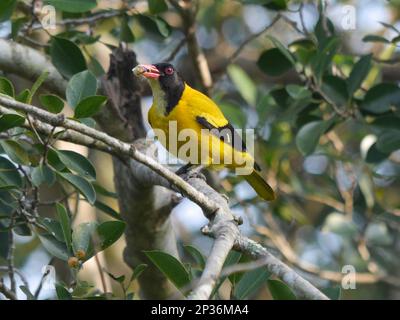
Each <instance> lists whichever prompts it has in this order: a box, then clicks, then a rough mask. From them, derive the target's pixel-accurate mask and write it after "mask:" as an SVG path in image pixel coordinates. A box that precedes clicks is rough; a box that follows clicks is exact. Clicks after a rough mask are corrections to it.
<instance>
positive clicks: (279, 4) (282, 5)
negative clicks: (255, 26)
mask: <svg viewBox="0 0 400 320" xmlns="http://www.w3.org/2000/svg"><path fill="white" fill-rule="evenodd" d="M287 4H288V0H270V1H267V3H266V4H265V5H264V7H266V8H267V9H269V10H275V11H280V10H286V9H287Z"/></svg>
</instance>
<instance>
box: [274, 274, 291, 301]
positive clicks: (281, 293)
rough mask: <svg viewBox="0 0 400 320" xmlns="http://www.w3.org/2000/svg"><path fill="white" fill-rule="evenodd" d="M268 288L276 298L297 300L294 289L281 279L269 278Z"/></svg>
mask: <svg viewBox="0 0 400 320" xmlns="http://www.w3.org/2000/svg"><path fill="white" fill-rule="evenodd" d="M267 284H268V289H269V292H270V293H271V295H272V297H273V298H274V300H296V296H295V294H294V293H293V292H292V290H291V289H290V288H289V287H288V286H287V285H286V284H285V283H283V282H282V281H280V280H271V279H270V280H267Z"/></svg>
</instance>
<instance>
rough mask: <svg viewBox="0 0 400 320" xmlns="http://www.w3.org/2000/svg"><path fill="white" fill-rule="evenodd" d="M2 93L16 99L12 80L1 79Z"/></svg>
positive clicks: (0, 89)
mask: <svg viewBox="0 0 400 320" xmlns="http://www.w3.org/2000/svg"><path fill="white" fill-rule="evenodd" d="M0 93H2V94H5V95H7V96H10V97H12V98H14V95H15V90H14V86H13V84H12V83H11V81H10V80H8V79H7V78H4V77H0Z"/></svg>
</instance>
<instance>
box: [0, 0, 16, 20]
mask: <svg viewBox="0 0 400 320" xmlns="http://www.w3.org/2000/svg"><path fill="white" fill-rule="evenodd" d="M16 5H17V0H1V2H0V22H3V21H6V20H9V19H10V17H11V15H12V13H13V11H14V9H15V6H16Z"/></svg>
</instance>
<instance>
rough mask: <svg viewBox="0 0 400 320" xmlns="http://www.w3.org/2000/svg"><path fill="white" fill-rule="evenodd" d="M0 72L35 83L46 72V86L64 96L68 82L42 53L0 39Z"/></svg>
mask: <svg viewBox="0 0 400 320" xmlns="http://www.w3.org/2000/svg"><path fill="white" fill-rule="evenodd" d="M0 70H2V71H5V72H9V73H14V74H16V75H19V76H21V77H23V78H25V79H28V80H31V81H35V80H36V79H37V78H38V77H39V76H40V75H41V74H42V73H43V72H44V71H47V72H48V73H49V75H48V77H47V79H46V81H45V83H44V85H45V86H46V88H47V89H49V90H51V91H52V92H54V93H56V94H58V95H60V96H64V95H65V88H66V86H67V82H66V81H65V80H64V78H63V77H62V76H61V75H60V74H59V72H58V71H57V69H56V68H55V67H54V66H53V65H52V64H51V62H50V60H49V59H47V58H46V56H44V55H43V54H42V53H41V52H40V51H37V50H34V49H32V48H29V47H26V46H23V45H20V44H18V43H16V42H11V41H8V40H4V39H0Z"/></svg>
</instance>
